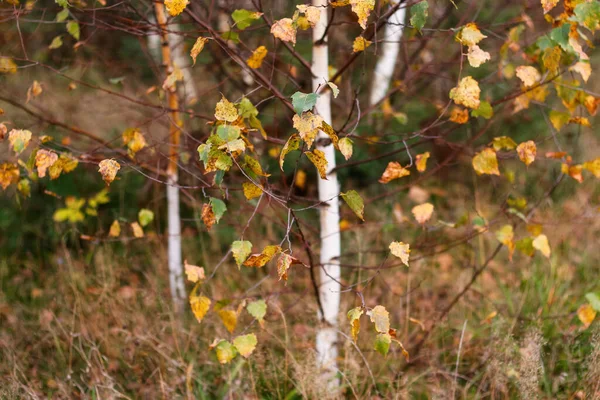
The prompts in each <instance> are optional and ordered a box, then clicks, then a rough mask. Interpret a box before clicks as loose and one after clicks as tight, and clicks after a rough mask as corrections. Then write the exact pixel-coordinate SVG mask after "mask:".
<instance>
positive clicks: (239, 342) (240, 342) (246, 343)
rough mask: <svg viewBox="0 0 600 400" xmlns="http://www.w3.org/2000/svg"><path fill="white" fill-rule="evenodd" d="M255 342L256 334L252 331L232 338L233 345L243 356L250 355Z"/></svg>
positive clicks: (256, 341)
mask: <svg viewBox="0 0 600 400" xmlns="http://www.w3.org/2000/svg"><path fill="white" fill-rule="evenodd" d="M257 343H258V340H257V339H256V335H255V334H254V333H249V334H247V335H242V336H238V337H236V338H235V339H233V345H234V346H235V348H236V349H237V351H238V352H239V353H240V354H241V355H242V357H244V358H248V357H250V355H251V354H252V352H253V351H254V349H255V348H256V344H257Z"/></svg>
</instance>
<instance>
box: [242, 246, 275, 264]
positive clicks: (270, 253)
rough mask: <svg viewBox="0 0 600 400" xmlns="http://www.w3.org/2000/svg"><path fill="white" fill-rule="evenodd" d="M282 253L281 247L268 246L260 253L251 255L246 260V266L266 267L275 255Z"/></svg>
mask: <svg viewBox="0 0 600 400" xmlns="http://www.w3.org/2000/svg"><path fill="white" fill-rule="evenodd" d="M279 253H281V247H279V246H275V245H271V246H266V247H265V248H264V249H263V251H262V253H260V254H252V255H251V256H249V257H248V258H247V259H246V261H244V266H246V267H254V268H260V267H264V266H265V265H266V264H267V263H268V262H269V261H271V259H272V258H273V257H275V256H276V255H277V254H279Z"/></svg>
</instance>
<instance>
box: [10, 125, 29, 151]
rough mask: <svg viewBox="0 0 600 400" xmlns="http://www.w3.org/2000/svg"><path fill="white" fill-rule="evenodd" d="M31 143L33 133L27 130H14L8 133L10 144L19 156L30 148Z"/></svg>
mask: <svg viewBox="0 0 600 400" xmlns="http://www.w3.org/2000/svg"><path fill="white" fill-rule="evenodd" d="M30 141H31V131H28V130H26V129H13V130H11V131H10V132H9V133H8V143H9V144H10V147H11V148H12V149H13V151H14V152H15V153H17V155H19V154H21V153H22V152H23V150H25V149H26V148H27V146H29V142H30Z"/></svg>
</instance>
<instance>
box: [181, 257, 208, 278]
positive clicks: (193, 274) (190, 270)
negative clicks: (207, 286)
mask: <svg viewBox="0 0 600 400" xmlns="http://www.w3.org/2000/svg"><path fill="white" fill-rule="evenodd" d="M183 266H184V268H185V275H186V277H187V280H188V281H190V282H193V283H196V282H198V281H203V280H204V279H206V275H205V274H204V267H198V266H197V265H192V264H188V262H187V260H185V261H184V262H183Z"/></svg>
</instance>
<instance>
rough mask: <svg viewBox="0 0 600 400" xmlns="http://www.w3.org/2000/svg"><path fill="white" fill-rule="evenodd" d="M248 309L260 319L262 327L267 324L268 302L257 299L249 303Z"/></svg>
mask: <svg viewBox="0 0 600 400" xmlns="http://www.w3.org/2000/svg"><path fill="white" fill-rule="evenodd" d="M246 310H247V311H248V313H249V314H250V315H252V316H253V317H254V319H256V320H257V321H258V323H259V324H260V326H261V327H264V325H265V315H267V303H266V302H265V301H264V300H263V299H260V300H255V301H251V302H250V303H248V305H247V306H246Z"/></svg>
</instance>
